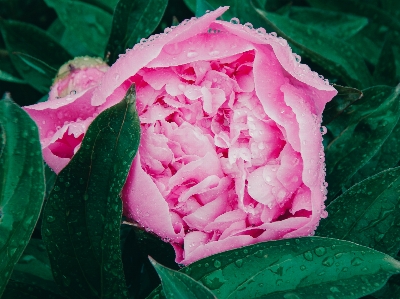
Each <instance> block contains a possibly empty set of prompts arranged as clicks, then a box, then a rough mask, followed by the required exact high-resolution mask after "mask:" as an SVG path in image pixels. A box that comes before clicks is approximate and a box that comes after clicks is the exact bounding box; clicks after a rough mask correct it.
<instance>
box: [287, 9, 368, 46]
mask: <svg viewBox="0 0 400 299" xmlns="http://www.w3.org/2000/svg"><path fill="white" fill-rule="evenodd" d="M289 18H290V19H293V20H294V21H297V22H300V23H302V24H305V25H307V26H310V27H311V28H314V29H316V30H318V31H323V32H325V33H326V34H328V35H332V36H335V37H336V38H340V39H347V38H349V37H351V36H353V35H355V34H356V33H358V32H359V31H360V30H361V29H362V28H364V27H365V26H366V25H367V24H368V19H367V18H365V17H360V16H355V15H351V14H346V13H342V12H333V11H327V10H322V9H317V8H311V7H300V6H292V7H290V11H289Z"/></svg>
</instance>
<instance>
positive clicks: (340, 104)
mask: <svg viewBox="0 0 400 299" xmlns="http://www.w3.org/2000/svg"><path fill="white" fill-rule="evenodd" d="M333 86H334V87H335V89H336V90H337V91H338V94H337V95H336V96H335V97H334V98H333V99H332V101H330V102H328V103H327V104H326V106H325V109H324V114H323V123H322V124H323V125H324V126H325V125H327V124H329V123H330V122H331V121H333V120H334V119H335V118H336V117H338V116H339V115H340V114H342V113H343V111H344V110H346V109H347V108H349V107H350V105H352V104H353V103H354V102H355V101H357V100H359V99H361V97H362V96H363V93H362V91H361V90H358V89H356V88H352V87H346V86H340V85H337V84H334V85H333Z"/></svg>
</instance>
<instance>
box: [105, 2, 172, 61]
mask: <svg viewBox="0 0 400 299" xmlns="http://www.w3.org/2000/svg"><path fill="white" fill-rule="evenodd" d="M167 4H168V0H150V1H148V0H134V1H133V0H120V1H119V2H118V4H117V7H116V9H115V12H114V17H113V21H112V30H111V35H110V38H109V40H108V44H107V48H106V52H105V56H107V55H108V53H110V57H109V62H110V64H112V63H114V62H115V60H117V58H118V54H121V53H124V52H125V50H126V49H128V48H132V47H133V46H134V45H135V44H136V43H138V42H139V41H140V39H142V38H145V37H147V36H149V35H150V34H151V33H152V32H153V31H154V30H155V29H156V27H157V26H158V24H159V23H160V21H161V18H162V16H163V15H164V12H165V9H166V7H167ZM155 8H157V9H155Z"/></svg>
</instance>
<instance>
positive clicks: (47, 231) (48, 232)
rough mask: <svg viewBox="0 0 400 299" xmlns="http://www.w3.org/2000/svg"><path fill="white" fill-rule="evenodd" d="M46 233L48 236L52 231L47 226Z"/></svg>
mask: <svg viewBox="0 0 400 299" xmlns="http://www.w3.org/2000/svg"><path fill="white" fill-rule="evenodd" d="M44 234H45V236H47V237H48V236H50V235H51V231H50V230H49V229H48V228H46V230H45V231H44Z"/></svg>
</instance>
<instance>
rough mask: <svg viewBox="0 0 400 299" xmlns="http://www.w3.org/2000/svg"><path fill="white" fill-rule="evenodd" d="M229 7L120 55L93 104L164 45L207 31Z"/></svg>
mask: <svg viewBox="0 0 400 299" xmlns="http://www.w3.org/2000/svg"><path fill="white" fill-rule="evenodd" d="M227 9H228V7H226V6H225V7H220V8H218V9H217V10H215V11H213V12H210V13H208V14H206V15H204V16H203V17H201V18H199V19H198V20H197V21H196V22H188V23H187V24H186V25H181V26H178V27H177V28H175V29H174V31H173V32H171V34H166V35H165V34H164V35H161V36H160V37H159V38H158V39H156V40H154V41H152V42H151V43H148V45H149V46H148V47H143V48H140V47H137V48H135V49H134V50H131V51H128V52H127V53H126V54H125V55H124V56H122V57H120V59H118V60H117V61H116V62H115V63H114V64H113V65H112V67H111V69H110V70H109V71H108V72H107V73H106V74H105V76H104V77H103V79H102V81H101V84H100V87H99V88H98V89H97V90H96V92H95V94H94V96H93V99H92V104H93V105H94V106H98V105H101V104H102V103H104V102H105V101H107V98H108V97H109V96H110V95H111V94H112V93H113V91H114V90H115V89H117V88H118V87H119V86H120V85H121V84H122V83H123V82H125V81H126V80H127V79H129V78H130V77H132V76H133V75H135V74H136V73H137V72H138V71H139V70H140V69H141V68H143V67H145V66H147V65H148V64H149V62H150V61H152V60H153V59H154V58H156V57H157V56H158V55H159V54H160V52H161V50H162V48H163V47H164V46H166V45H167V44H173V43H177V42H180V41H182V40H185V39H188V37H190V36H194V35H196V34H198V33H201V32H205V31H206V30H207V28H208V27H209V25H210V24H211V23H212V22H213V21H214V20H215V19H216V18H217V17H219V16H220V15H222V14H223V13H224V12H225V11H226V10H227ZM119 100H121V99H119Z"/></svg>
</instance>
